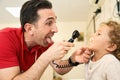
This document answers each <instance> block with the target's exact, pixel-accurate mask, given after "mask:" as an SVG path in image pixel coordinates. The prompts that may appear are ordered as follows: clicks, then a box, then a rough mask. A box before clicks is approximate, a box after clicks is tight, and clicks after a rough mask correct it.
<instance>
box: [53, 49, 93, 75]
mask: <svg viewBox="0 0 120 80" xmlns="http://www.w3.org/2000/svg"><path fill="white" fill-rule="evenodd" d="M90 57H91V51H90V50H89V49H88V48H87V47H81V48H79V49H77V50H76V51H75V52H74V53H73V54H72V55H71V56H70V58H69V59H68V60H55V61H52V62H51V65H52V67H53V68H54V70H55V71H56V72H57V73H58V74H61V75H63V74H65V73H68V72H69V71H70V70H71V69H72V68H73V67H74V66H77V65H78V63H80V64H81V63H87V62H88V61H89V59H90Z"/></svg>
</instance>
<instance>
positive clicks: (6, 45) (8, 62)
mask: <svg viewBox="0 0 120 80" xmlns="http://www.w3.org/2000/svg"><path fill="white" fill-rule="evenodd" d="M22 34H23V33H22V29H21V28H6V29H3V30H0V69H1V68H8V67H14V66H20V70H21V71H26V70H27V69H29V68H30V67H31V66H32V64H34V62H35V55H36V54H35V53H37V57H39V56H40V55H41V53H43V52H44V51H45V50H46V49H47V48H48V47H41V46H34V47H33V48H32V49H31V50H28V48H27V46H26V44H25V42H24V39H23V35H22Z"/></svg>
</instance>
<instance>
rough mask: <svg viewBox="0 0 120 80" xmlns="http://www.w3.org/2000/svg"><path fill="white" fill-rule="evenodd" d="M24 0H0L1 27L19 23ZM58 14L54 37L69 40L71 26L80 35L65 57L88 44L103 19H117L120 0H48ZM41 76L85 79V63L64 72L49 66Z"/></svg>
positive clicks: (54, 79)
mask: <svg viewBox="0 0 120 80" xmlns="http://www.w3.org/2000/svg"><path fill="white" fill-rule="evenodd" d="M25 1H27V0H0V29H2V28H4V27H20V26H21V25H20V21H19V12H20V8H21V6H22V4H23V3H24V2H25ZM50 1H51V2H52V4H53V9H54V11H55V13H56V15H57V26H58V33H57V34H56V35H55V36H54V37H53V39H54V41H56V42H57V41H61V40H68V39H69V38H71V36H72V32H73V31H74V30H78V31H79V32H80V33H81V36H82V38H80V39H76V40H75V42H74V43H75V47H74V48H72V50H70V51H69V53H68V54H67V55H66V56H65V57H64V58H63V59H67V58H68V57H69V56H70V55H71V53H72V52H73V51H74V50H75V49H76V48H78V47H80V46H84V45H87V44H88V42H89V37H90V36H91V34H92V33H94V32H95V31H96V29H97V27H98V26H99V24H100V23H101V22H103V21H108V20H115V21H118V22H120V0H50ZM41 80H84V64H81V65H79V66H77V67H74V69H73V70H71V71H70V72H69V73H67V74H65V75H62V76H61V75H58V74H57V73H55V72H54V70H53V69H52V68H51V67H50V66H49V67H48V68H47V70H46V71H45V72H44V74H43V76H42V78H41Z"/></svg>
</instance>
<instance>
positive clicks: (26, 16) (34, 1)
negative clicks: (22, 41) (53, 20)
mask: <svg viewBox="0 0 120 80" xmlns="http://www.w3.org/2000/svg"><path fill="white" fill-rule="evenodd" d="M51 8H52V3H51V2H49V1H48V0H29V1H27V2H25V3H24V4H23V6H22V8H21V11H20V22H21V26H22V30H23V31H25V29H24V25H25V23H34V22H36V21H37V20H38V19H39V18H40V16H38V14H37V11H38V10H39V9H51Z"/></svg>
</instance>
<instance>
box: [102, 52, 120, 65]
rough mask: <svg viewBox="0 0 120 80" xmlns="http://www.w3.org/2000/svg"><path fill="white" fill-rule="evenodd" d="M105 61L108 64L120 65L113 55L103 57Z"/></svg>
mask: <svg viewBox="0 0 120 80" xmlns="http://www.w3.org/2000/svg"><path fill="white" fill-rule="evenodd" d="M103 60H104V61H105V62H106V63H108V64H115V63H117V64H118V63H119V65H120V61H119V60H118V59H117V58H116V57H115V56H114V55H112V54H106V55H104V56H103Z"/></svg>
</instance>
